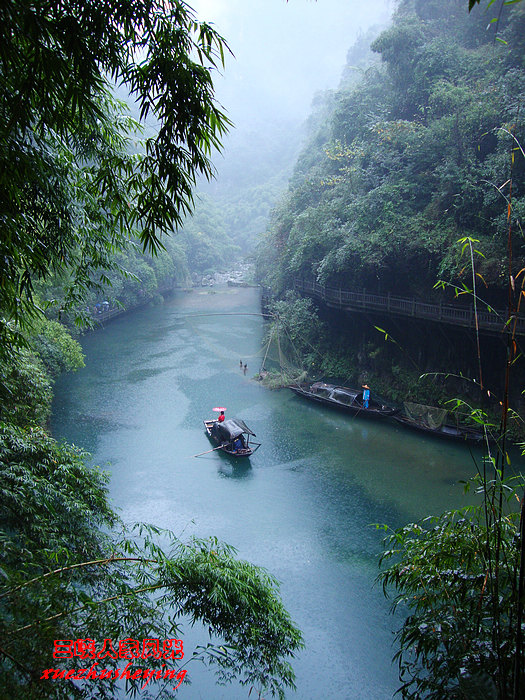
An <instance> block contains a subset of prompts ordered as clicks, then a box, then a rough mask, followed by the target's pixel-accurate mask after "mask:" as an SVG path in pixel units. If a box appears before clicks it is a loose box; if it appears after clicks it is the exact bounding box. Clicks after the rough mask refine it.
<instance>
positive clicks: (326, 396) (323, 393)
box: [289, 382, 398, 417]
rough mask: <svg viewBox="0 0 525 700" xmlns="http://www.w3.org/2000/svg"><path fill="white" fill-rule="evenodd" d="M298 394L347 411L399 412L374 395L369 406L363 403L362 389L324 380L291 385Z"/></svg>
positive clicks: (363, 414)
mask: <svg viewBox="0 0 525 700" xmlns="http://www.w3.org/2000/svg"><path fill="white" fill-rule="evenodd" d="M289 388H290V389H291V390H292V391H293V392H294V393H295V394H297V396H302V397H304V398H305V399H309V400H310V401H317V403H321V404H324V405H325V406H331V407H333V408H337V409H339V410H342V411H346V412H347V413H353V414H354V415H357V414H359V415H362V416H371V417H372V416H373V417H375V416H378V417H380V416H384V417H387V416H393V415H394V414H395V413H396V412H397V410H398V409H397V408H393V407H392V406H387V405H385V404H383V403H381V402H380V401H378V400H377V399H374V398H373V397H372V398H370V399H369V401H368V407H365V405H364V403H363V391H362V390H360V389H350V388H348V387H346V386H337V385H335V384H325V383H324V382H315V383H314V384H309V385H301V386H290V387H289Z"/></svg>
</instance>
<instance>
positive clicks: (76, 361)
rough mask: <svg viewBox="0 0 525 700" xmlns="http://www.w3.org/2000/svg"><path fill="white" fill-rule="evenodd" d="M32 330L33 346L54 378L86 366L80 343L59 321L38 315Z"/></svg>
mask: <svg viewBox="0 0 525 700" xmlns="http://www.w3.org/2000/svg"><path fill="white" fill-rule="evenodd" d="M31 332H32V338H31V346H32V347H33V349H34V351H35V352H36V353H37V355H38V356H39V357H40V359H41V360H42V362H43V363H44V366H45V368H46V370H47V372H48V374H49V375H50V376H51V377H52V378H53V377H57V376H58V375H59V374H61V373H62V372H72V371H74V370H77V369H80V368H81V367H84V356H83V354H82V348H81V347H80V344H79V343H78V341H77V340H75V339H74V338H72V337H71V335H70V334H69V333H68V332H67V330H66V329H65V327H64V326H63V325H62V324H61V323H58V321H52V320H49V319H47V318H45V317H37V318H36V319H35V320H34V322H33V325H32V328H31Z"/></svg>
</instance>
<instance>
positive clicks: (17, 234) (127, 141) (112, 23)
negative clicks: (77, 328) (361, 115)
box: [0, 0, 230, 337]
mask: <svg viewBox="0 0 525 700" xmlns="http://www.w3.org/2000/svg"><path fill="white" fill-rule="evenodd" d="M225 48H226V47H225V43H224V41H223V39H222V38H221V37H220V36H219V35H218V34H217V32H216V31H215V30H214V29H213V28H212V27H210V26H209V25H208V24H205V23H201V22H198V21H197V20H196V18H195V16H194V14H193V11H192V10H191V8H190V7H189V6H188V5H186V4H185V3H183V2H180V1H179V0H137V1H136V2H133V3H112V2H110V3H106V2H104V3H103V2H99V0H86V1H85V2H82V3H79V2H76V1H75V0H58V1H57V2H54V3H48V2H44V0H36V1H32V2H29V0H7V1H6V2H3V3H1V5H0V74H1V76H2V80H1V81H0V227H1V236H0V317H3V318H2V330H3V333H2V335H4V336H5V335H7V336H10V337H13V336H14V335H15V334H16V331H15V327H14V326H15V324H16V323H18V322H21V321H24V320H25V317H26V316H27V315H28V314H31V313H33V312H34V310H35V309H34V304H33V300H32V287H33V282H34V280H35V279H45V278H47V277H48V276H49V275H50V274H52V273H54V272H56V271H57V270H65V269H67V270H70V271H71V283H70V286H69V295H68V297H67V299H66V302H65V304H66V306H67V305H68V303H71V302H72V301H75V300H77V301H78V299H80V298H81V296H82V293H83V291H84V290H85V289H86V288H89V287H91V286H93V285H94V284H96V283H97V282H103V281H105V273H104V271H105V270H110V269H112V268H113V267H115V265H116V263H115V262H114V260H113V259H112V255H113V253H114V251H115V250H116V249H119V248H121V247H122V246H123V244H124V243H125V241H126V238H127V237H128V236H129V235H130V234H131V232H132V231H133V230H136V231H138V232H139V234H140V239H141V241H142V245H143V247H144V249H150V250H151V251H157V250H158V249H159V247H160V246H161V243H160V236H161V234H162V233H165V232H169V231H171V230H172V229H173V228H174V227H176V226H178V225H179V224H180V223H181V221H182V219H183V216H184V214H185V213H187V212H189V211H190V210H191V208H192V204H193V201H192V186H193V184H194V182H195V179H196V177H197V175H199V174H202V175H204V176H206V177H208V178H209V177H210V176H211V174H212V165H211V162H210V159H209V158H210V154H211V152H212V150H213V149H214V148H218V147H219V146H220V137H221V135H222V134H224V132H225V130H226V129H227V127H228V125H229V124H230V122H229V120H228V118H227V117H226V116H225V114H224V113H223V112H222V111H221V109H220V108H219V106H218V105H217V104H216V102H215V101H214V97H213V84H212V71H213V70H214V69H215V68H217V67H219V66H221V65H222V63H223V60H224V51H225ZM113 85H118V86H120V87H121V88H122V89H124V90H127V91H128V92H129V93H130V94H131V96H132V98H133V99H134V100H135V101H136V104H137V107H138V110H139V114H140V119H141V120H143V121H145V120H146V119H149V120H154V121H155V125H156V127H157V128H156V130H155V133H154V135H150V136H148V137H147V138H145V139H144V140H143V142H142V143H140V144H138V143H137V142H136V140H135V141H134V140H133V138H136V136H137V124H136V123H134V122H133V120H131V119H130V118H129V117H127V116H126V115H125V113H124V112H123V109H122V105H121V104H119V103H118V102H117V101H116V100H114V99H113V97H112V96H111V88H112V86H113ZM93 270H99V271H101V272H100V273H99V276H98V278H95V276H94V274H93V272H92V271H93Z"/></svg>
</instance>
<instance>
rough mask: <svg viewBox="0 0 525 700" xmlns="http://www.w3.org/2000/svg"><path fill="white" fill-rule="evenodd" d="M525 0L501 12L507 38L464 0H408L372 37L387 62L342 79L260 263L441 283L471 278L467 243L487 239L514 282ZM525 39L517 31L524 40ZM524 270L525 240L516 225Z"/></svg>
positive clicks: (277, 273) (323, 277) (286, 282)
mask: <svg viewBox="0 0 525 700" xmlns="http://www.w3.org/2000/svg"><path fill="white" fill-rule="evenodd" d="M524 20H525V12H524V7H523V6H514V7H509V8H508V12H507V11H506V12H505V13H504V16H502V17H501V18H500V22H499V28H498V32H499V36H501V37H502V38H503V37H509V45H508V46H503V45H500V44H494V41H493V39H494V36H493V33H491V32H487V31H486V18H484V17H483V13H482V12H480V11H477V12H474V13H472V14H471V15H470V16H469V15H468V14H467V13H466V11H465V7H464V2H463V0H428V1H425V2H420V1H417V2H409V1H408V0H405V1H403V2H401V3H399V6H398V10H397V12H396V14H395V16H394V21H393V24H392V26H391V27H390V28H389V29H387V30H386V31H384V32H383V33H382V34H381V35H380V36H379V37H378V38H377V39H376V40H375V41H374V42H373V44H372V48H373V49H374V50H375V51H376V52H378V53H379V54H380V55H381V59H382V65H381V66H377V64H376V65H373V66H371V67H370V68H369V70H368V71H366V72H365V73H364V74H363V76H362V80H361V81H360V82H357V83H355V82H354V83H351V84H348V83H347V82H343V83H342V85H341V87H340V89H339V90H338V91H337V92H336V93H335V95H332V96H331V98H330V102H329V103H328V102H327V103H326V113H325V117H324V120H323V122H322V124H321V126H320V127H319V129H318V131H317V132H316V133H314V134H313V135H312V137H311V140H310V142H309V143H308V144H307V146H306V148H305V151H304V152H303V154H302V155H301V156H300V158H299V160H298V163H297V166H296V172H295V175H294V177H293V178H292V180H291V185H290V189H289V192H288V194H287V196H286V198H285V199H284V200H283V202H282V203H281V205H280V206H279V207H278V208H277V209H276V211H275V214H274V217H273V221H272V224H271V228H270V230H269V232H268V233H267V235H266V239H265V241H264V242H263V244H262V245H261V248H260V250H259V252H258V265H259V276H260V277H261V278H262V280H263V281H264V283H265V284H267V285H268V286H271V287H272V288H273V290H274V291H275V292H276V293H278V294H282V293H283V292H284V290H286V289H287V288H290V287H291V285H292V280H291V278H292V276H293V275H308V276H311V275H313V276H315V277H316V278H317V279H318V280H319V281H321V282H322V283H325V284H333V285H335V286H337V285H338V284H339V283H341V284H343V285H344V286H346V287H350V288H352V287H354V288H355V287H366V289H369V290H371V291H372V290H377V291H378V292H380V293H384V292H385V291H388V290H390V291H391V292H394V293H398V294H402V295H406V296H408V295H410V296H415V297H418V296H424V297H428V296H431V295H432V294H433V291H432V290H433V285H434V282H435V279H436V277H438V276H441V277H446V279H447V280H449V281H454V283H457V282H458V281H460V280H461V276H462V269H463V266H462V265H461V264H460V263H459V264H458V262H457V257H456V255H455V251H454V249H453V244H454V243H455V241H457V240H458V238H460V237H462V236H470V237H472V238H476V239H477V240H479V241H480V248H481V249H482V250H483V251H484V252H485V254H486V256H487V260H486V262H484V263H483V265H482V270H480V272H481V273H482V274H483V276H484V278H485V280H486V282H487V284H492V285H493V286H494V287H497V288H499V289H501V288H502V287H503V284H504V281H505V280H504V277H502V274H501V273H502V265H503V261H504V260H505V256H506V240H507V239H506V229H507V222H506V221H505V217H506V213H507V208H506V204H505V201H504V198H503V196H502V191H501V189H499V188H500V186H501V184H502V183H503V182H505V181H506V180H507V178H508V176H509V157H508V156H509V152H510V150H511V149H512V148H513V146H515V143H514V142H513V138H512V136H514V137H515V138H516V139H517V140H518V142H519V141H520V140H521V139H523V137H525V116H524V115H523V113H522V112H523V110H521V109H520V104H522V103H523V96H524V94H525V72H524V71H525V67H524V64H523V52H522V51H521V50H520V47H521V43H520V42H521V41H522V40H521V38H520V37H521V36H522V35H523V26H524ZM514 42H516V44H514ZM512 175H513V209H512V222H511V223H512V226H513V227H514V229H515V230H519V225H520V221H521V219H520V216H521V211H522V209H523V206H522V200H523V198H524V196H525V158H524V157H523V155H522V153H521V152H519V151H516V152H515V157H514V164H513V173H512ZM513 254H514V257H513V264H514V266H515V270H516V272H517V271H518V270H519V269H521V268H522V267H523V266H524V264H525V243H524V241H523V238H522V237H519V238H516V240H515V242H514V250H513Z"/></svg>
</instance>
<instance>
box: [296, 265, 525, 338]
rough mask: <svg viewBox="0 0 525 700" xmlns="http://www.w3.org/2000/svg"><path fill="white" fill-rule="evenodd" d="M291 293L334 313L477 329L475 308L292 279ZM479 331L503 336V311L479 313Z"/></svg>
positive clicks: (524, 331) (520, 328) (521, 321)
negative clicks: (369, 313)
mask: <svg viewBox="0 0 525 700" xmlns="http://www.w3.org/2000/svg"><path fill="white" fill-rule="evenodd" d="M294 289H295V290H296V291H298V292H302V293H304V294H308V295H311V296H313V297H316V298H318V299H321V300H322V301H324V302H325V304H326V305H327V306H330V307H333V308H336V309H342V310H345V309H348V310H352V311H382V312H386V313H387V314H393V315H397V316H412V317H413V318H419V319H425V320H429V321H435V322H438V323H446V324H451V325H454V326H463V327H464V328H472V329H474V328H475V327H476V320H475V315H474V307H473V306H470V307H465V306H452V305H450V304H429V303H427V302H422V301H417V300H416V299H406V298H403V297H398V296H393V295H391V294H386V295H384V294H370V293H369V292H367V291H366V290H364V289H363V290H360V291H358V290H350V289H344V288H343V287H329V286H326V285H323V284H319V282H316V281H314V280H312V279H306V278H301V277H295V278H294ZM477 317H478V327H479V329H480V331H483V332H489V333H502V332H503V331H504V330H505V328H506V326H505V322H506V318H507V317H506V312H505V311H501V310H500V311H498V310H493V311H480V310H479V309H478V313H477ZM516 334H517V335H525V318H523V317H518V319H517V321H516Z"/></svg>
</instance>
